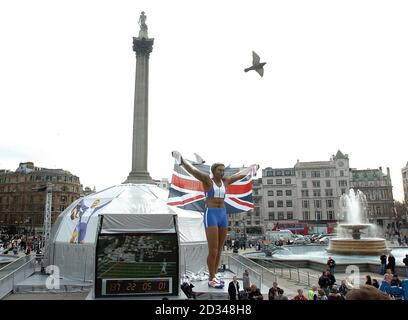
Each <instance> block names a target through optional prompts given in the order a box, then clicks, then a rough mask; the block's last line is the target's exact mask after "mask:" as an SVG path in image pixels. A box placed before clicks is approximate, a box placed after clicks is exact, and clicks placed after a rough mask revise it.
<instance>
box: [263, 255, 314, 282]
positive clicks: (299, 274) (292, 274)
mask: <svg viewBox="0 0 408 320" xmlns="http://www.w3.org/2000/svg"><path fill="white" fill-rule="evenodd" d="M258 262H259V263H260V264H261V265H263V266H264V267H266V268H267V269H269V270H271V271H273V273H274V274H277V275H280V276H281V277H282V278H287V279H289V280H293V281H296V282H298V283H303V284H306V285H307V286H308V287H310V286H312V285H317V284H318V282H319V276H318V275H316V274H314V273H311V272H308V271H302V270H300V269H299V268H297V267H294V266H291V265H288V264H286V263H282V262H277V261H273V260H272V261H271V260H258Z"/></svg>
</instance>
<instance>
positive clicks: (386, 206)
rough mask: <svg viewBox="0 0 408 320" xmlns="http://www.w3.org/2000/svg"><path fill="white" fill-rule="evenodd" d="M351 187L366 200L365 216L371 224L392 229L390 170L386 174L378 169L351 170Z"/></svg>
mask: <svg viewBox="0 0 408 320" xmlns="http://www.w3.org/2000/svg"><path fill="white" fill-rule="evenodd" d="M350 172H351V186H352V187H353V189H355V190H360V191H361V192H362V193H364V195H365V196H366V199H367V216H368V219H369V221H370V222H371V223H375V224H377V225H379V226H381V227H383V228H387V227H388V226H389V228H391V227H392V224H393V223H394V222H395V221H394V220H395V219H394V217H395V214H394V197H393V193H392V183H391V175H390V169H389V168H387V174H384V173H383V172H382V168H381V167H380V168H379V169H366V170H356V169H351V170H350Z"/></svg>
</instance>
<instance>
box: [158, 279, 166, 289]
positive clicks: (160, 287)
mask: <svg viewBox="0 0 408 320" xmlns="http://www.w3.org/2000/svg"><path fill="white" fill-rule="evenodd" d="M166 284H167V283H166V282H163V281H161V282H159V290H166Z"/></svg>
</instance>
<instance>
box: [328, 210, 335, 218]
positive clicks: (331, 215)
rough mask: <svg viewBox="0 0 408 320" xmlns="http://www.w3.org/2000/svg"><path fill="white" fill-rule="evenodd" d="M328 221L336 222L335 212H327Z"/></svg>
mask: <svg viewBox="0 0 408 320" xmlns="http://www.w3.org/2000/svg"><path fill="white" fill-rule="evenodd" d="M327 220H334V211H327Z"/></svg>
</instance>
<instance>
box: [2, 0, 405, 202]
mask: <svg viewBox="0 0 408 320" xmlns="http://www.w3.org/2000/svg"><path fill="white" fill-rule="evenodd" d="M141 11H145V13H146V16H147V20H146V23H147V25H148V34H149V37H150V38H154V45H153V52H152V53H151V54H150V70H149V76H150V78H149V145H148V171H149V173H150V175H151V176H152V177H153V178H155V179H160V178H170V177H171V174H172V169H173V164H174V159H173V158H172V157H171V151H172V150H178V151H180V152H181V153H182V154H183V155H184V156H185V157H186V158H190V159H192V158H193V153H197V154H199V155H201V156H202V157H203V158H204V159H205V160H206V161H207V163H213V162H223V163H225V164H226V165H228V164H229V165H231V166H241V165H249V164H252V163H257V164H259V165H260V166H261V168H265V167H273V168H282V167H292V166H294V165H295V163H296V161H297V160H298V159H299V160H300V161H328V160H329V159H330V157H331V156H332V155H333V154H335V153H336V152H337V150H339V149H340V150H341V151H342V152H343V153H345V154H348V155H349V158H350V166H351V167H352V168H357V169H367V168H379V167H380V166H381V167H382V168H383V172H384V173H386V167H389V168H390V170H391V178H392V183H393V186H394V188H393V192H394V198H395V199H396V200H402V199H403V189H402V177H401V168H403V167H404V166H405V165H406V163H407V161H408V149H407V147H406V145H405V143H404V141H405V140H406V124H407V114H408V111H407V106H408V94H407V87H408V58H407V57H408V42H407V31H408V19H406V17H407V16H408V2H407V1H392V0H388V1H375V0H370V1H359V0H353V1H348V0H343V1H329V0H322V1H314V0H310V1H306V0H301V1H295V0H293V1H272V0H269V1H261V0H258V1H257V0H251V1H228V0H224V1H219V0H218V1H217V0H206V1H181V0H176V1H174V0H172V1H158V0H156V1H155V0H153V1H152V0H149V1H144V0H137V1H126V0H121V1H113V0H110V1H108V0H69V1H68V0H67V1H62V0H48V1H45V0H36V1H30V0H19V1H1V2H0V39H1V43H0V46H1V50H0V169H10V170H15V169H16V168H17V167H18V164H19V163H20V162H26V161H32V162H34V164H35V165H36V166H40V167H47V168H63V169H66V170H68V171H70V172H71V173H73V174H75V175H77V176H79V177H80V180H81V183H82V184H83V185H84V186H90V187H92V188H93V186H95V187H96V189H97V190H101V189H104V188H106V187H109V186H112V185H116V184H119V183H122V182H123V181H124V180H125V179H126V177H127V176H128V174H129V172H130V170H131V159H132V155H131V152H132V150H131V146H132V126H133V120H132V119H133V101H134V85H135V83H134V82H135V68H136V58H135V53H134V52H133V51H132V37H134V36H138V32H139V25H138V20H139V16H140V12H141ZM252 51H255V52H256V53H258V55H259V56H260V58H261V62H266V65H265V67H264V69H265V71H264V76H263V77H262V78H261V77H260V76H259V75H258V74H257V73H256V72H254V71H250V72H248V73H245V72H244V68H246V67H249V66H250V65H251V63H252Z"/></svg>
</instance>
